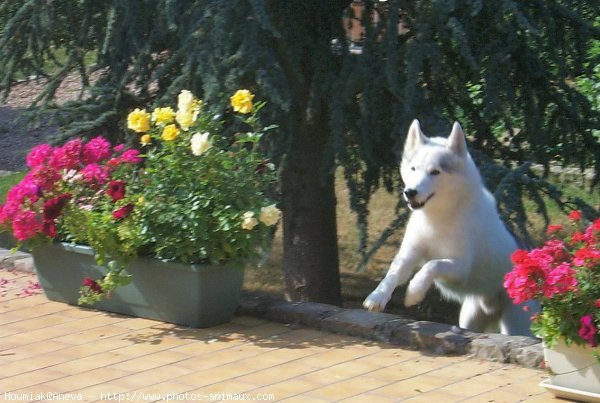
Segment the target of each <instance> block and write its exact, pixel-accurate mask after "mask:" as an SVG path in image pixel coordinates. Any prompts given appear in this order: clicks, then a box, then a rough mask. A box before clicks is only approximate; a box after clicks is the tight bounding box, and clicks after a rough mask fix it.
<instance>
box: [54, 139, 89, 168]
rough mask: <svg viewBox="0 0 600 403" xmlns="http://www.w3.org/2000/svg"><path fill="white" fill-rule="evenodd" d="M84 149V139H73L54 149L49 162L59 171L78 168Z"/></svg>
mask: <svg viewBox="0 0 600 403" xmlns="http://www.w3.org/2000/svg"><path fill="white" fill-rule="evenodd" d="M82 151H83V141H82V140H81V139H75V140H71V141H69V142H68V143H67V144H65V145H64V146H62V147H58V148H55V149H54V152H53V153H52V156H51V157H50V161H49V164H50V166H51V167H52V168H55V169H57V170H59V171H60V170H62V169H75V168H78V167H79V166H80V165H81V153H82Z"/></svg>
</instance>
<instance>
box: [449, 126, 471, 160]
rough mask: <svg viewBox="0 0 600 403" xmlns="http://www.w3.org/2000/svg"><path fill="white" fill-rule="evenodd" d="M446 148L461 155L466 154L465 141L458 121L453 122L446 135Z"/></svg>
mask: <svg viewBox="0 0 600 403" xmlns="http://www.w3.org/2000/svg"><path fill="white" fill-rule="evenodd" d="M448 148H449V149H450V150H452V152H454V153H455V154H458V155H460V156H461V157H464V156H466V155H467V141H466V140H465V134H464V133H463V130H462V127H460V124H459V123H458V122H454V125H453V126H452V131H451V132H450V136H448Z"/></svg>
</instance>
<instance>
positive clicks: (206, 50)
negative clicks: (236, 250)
mask: <svg viewBox="0 0 600 403" xmlns="http://www.w3.org/2000/svg"><path fill="white" fill-rule="evenodd" d="M351 6H354V7H351ZM597 8H598V1H597V0H551V1H537V0H532V1H516V0H504V1H498V2H491V1H487V2H486V1H482V0H453V1H447V0H433V1H407V0H388V1H377V0H363V1H358V2H357V1H354V2H352V1H350V0H328V1H321V0H290V1H275V0H228V1H218V0H129V1H119V0H107V1H102V2H98V1H94V0H78V1H73V0H53V1H49V0H18V1H8V0H5V1H3V2H2V4H1V5H0V29H2V38H1V39H0V59H1V60H3V63H2V64H1V65H0V80H1V81H0V84H1V85H2V87H3V88H4V93H5V95H6V94H7V93H8V92H9V90H10V86H11V83H12V82H13V81H14V79H15V77H16V76H17V74H19V73H21V74H22V73H25V74H32V73H35V74H40V75H41V74H46V75H48V85H47V86H46V91H45V92H43V93H42V94H40V97H39V99H38V105H39V106H45V107H52V99H53V96H54V92H55V90H56V88H57V86H58V84H59V83H60V82H61V81H62V80H63V79H64V78H65V77H66V75H67V74H69V73H72V72H76V73H77V74H79V75H80V76H81V80H82V83H83V84H84V85H85V86H88V87H89V94H90V95H89V96H88V97H87V98H82V99H81V100H78V101H74V102H70V103H67V104H65V105H63V106H62V107H60V108H58V109H55V112H56V114H55V118H56V119H58V120H59V121H61V122H62V123H63V124H64V125H65V128H66V130H65V131H64V133H65V136H72V135H75V134H81V133H83V134H86V133H95V134H97V133H98V130H103V131H105V132H106V133H107V134H109V135H112V136H115V137H118V136H121V135H122V134H120V133H124V131H123V130H122V128H123V127H122V122H123V121H124V116H125V115H126V114H127V112H128V111H129V110H130V109H132V108H134V107H137V106H140V105H145V104H147V103H152V102H156V103H164V102H165V101H167V100H170V99H173V97H174V96H175V95H176V94H177V93H178V92H179V90H181V89H183V88H186V89H190V90H192V91H193V92H194V93H196V94H198V95H199V96H201V97H202V98H203V99H204V100H205V101H207V103H208V104H211V102H212V101H216V100H220V99H222V98H224V97H226V95H227V94H229V93H231V92H232V91H233V90H235V89H237V88H240V87H246V88H249V89H251V90H252V91H253V92H255V93H256V94H257V97H258V98H261V99H266V100H268V102H269V104H268V107H267V108H266V109H265V110H264V111H265V112H266V113H267V115H268V116H267V115H264V117H263V119H264V121H265V122H269V123H275V124H277V125H279V130H278V132H277V134H275V135H272V136H271V141H270V142H269V144H265V146H266V147H269V149H270V152H271V156H272V158H273V160H274V161H275V162H276V163H277V164H278V165H279V167H280V170H281V175H280V183H281V205H282V209H283V212H284V220H283V221H284V224H283V225H284V262H283V265H284V271H285V273H286V287H287V293H288V295H289V297H290V298H291V299H294V300H312V301H321V302H329V303H334V304H339V303H340V302H341V296H340V283H339V268H338V256H337V236H336V216H335V212H336V209H335V206H336V199H335V192H334V179H335V169H336V167H337V166H341V167H342V168H343V174H344V177H345V179H346V181H347V183H348V185H349V188H350V191H351V192H350V198H351V205H352V207H353V208H354V209H355V211H356V212H357V213H358V217H359V219H358V223H359V226H360V228H361V230H362V232H363V234H364V233H365V229H366V226H367V223H368V216H367V211H368V202H369V199H370V195H371V194H372V193H373V192H374V190H376V189H377V188H378V187H379V186H381V185H384V186H385V187H386V188H388V190H394V188H396V187H397V186H398V184H397V183H398V174H397V164H398V160H399V157H400V156H399V151H400V150H401V145H402V143H403V141H404V136H405V133H406V130H407V128H408V125H409V124H410V122H411V121H412V119H414V118H419V119H420V120H421V121H422V124H423V126H424V128H425V131H426V132H427V133H429V134H431V135H445V134H446V133H448V132H449V128H450V125H451V123H452V121H453V120H460V121H461V123H462V124H463V127H464V128H465V130H466V132H467V134H469V135H470V137H469V141H470V143H471V146H472V149H473V153H474V154H475V155H476V156H477V160H478V162H479V163H480V165H481V166H482V170H483V173H484V175H485V177H486V180H487V182H488V185H489V186H490V187H491V188H492V189H493V190H495V194H496V196H497V198H498V199H499V203H500V209H501V213H502V214H503V215H504V217H505V218H506V219H507V220H508V221H509V223H511V226H512V227H513V229H514V230H519V229H520V230H521V231H520V232H521V234H523V235H527V233H526V219H527V216H526V213H525V210H524V208H523V203H522V196H523V195H525V194H527V195H529V196H530V197H531V198H533V199H534V200H535V201H537V202H538V208H539V211H540V212H541V213H542V215H544V216H545V207H544V202H543V200H542V195H549V196H551V197H552V198H555V199H557V200H558V199H560V195H559V194H558V193H557V190H556V189H555V188H554V187H552V186H551V185H549V184H547V183H545V182H543V181H540V180H538V179H537V178H536V177H535V176H534V175H533V174H532V173H531V171H530V169H529V165H527V164H525V165H522V164H523V163H524V162H525V161H528V160H532V161H535V162H538V163H541V164H543V165H544V166H545V167H546V169H547V168H548V166H549V164H550V161H551V160H557V161H560V162H563V163H568V164H573V163H574V164H578V165H579V166H581V167H594V168H595V170H596V172H597V171H598V168H600V145H599V141H598V137H597V134H595V132H594V129H595V128H597V127H598V126H599V112H598V110H595V109H593V108H592V104H591V102H590V99H589V98H586V97H585V96H583V95H582V94H581V93H580V92H579V91H578V88H577V85H575V83H576V79H577V77H592V74H593V69H594V67H595V65H597V64H598V62H599V61H598V57H599V55H597V54H596V55H591V56H590V54H588V53H587V49H588V48H589V45H590V41H591V40H592V39H594V38H595V39H596V40H598V39H600V30H599V29H598V28H597V27H594V25H593V19H594V18H595V15H596V13H597ZM357 11H360V16H358V14H357ZM352 24H354V25H353V27H354V28H355V29H356V28H358V32H359V33H360V35H359V37H358V38H356V39H357V43H356V44H350V43H349V40H348V28H350V25H352ZM350 45H352V46H350ZM356 49H360V52H357V51H356ZM58 50H60V51H61V52H65V54H66V57H65V58H64V59H62V60H58V59H57V58H56V54H57V51H58ZM90 55H92V56H94V57H95V59H96V63H95V65H94V66H93V69H91V68H90V66H89V65H88V64H87V62H86V60H88V59H89V57H88V56H90ZM52 62H54V64H55V65H56V68H55V69H54V70H52V72H51V73H48V69H47V65H48V63H50V64H52ZM44 66H46V67H44ZM92 70H93V71H95V72H96V74H98V75H99V76H100V78H99V79H98V80H97V81H94V82H93V83H92V84H90V73H91V72H92ZM213 103H214V104H216V102H213ZM497 159H500V160H502V161H505V164H504V166H499V165H498V164H496V163H495V162H494V161H495V160H497ZM515 164H516V166H517V169H512V166H513V165H515ZM587 212H588V213H589V214H593V213H594V212H593V211H592V210H589V209H588V210H587ZM403 216H405V215H402V214H401V215H400V216H399V219H398V220H396V221H395V222H394V223H392V225H391V227H390V231H391V230H392V229H393V228H394V227H395V226H398V225H399V224H400V223H401V222H402V217H403ZM390 231H388V232H387V233H389V232H390ZM384 235H385V234H384ZM361 247H362V249H363V252H364V251H365V249H366V243H365V242H363V243H362V246H361Z"/></svg>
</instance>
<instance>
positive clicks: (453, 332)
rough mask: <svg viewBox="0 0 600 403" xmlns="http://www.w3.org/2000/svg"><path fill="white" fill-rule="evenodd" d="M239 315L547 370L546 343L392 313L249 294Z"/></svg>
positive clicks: (445, 353) (417, 348) (244, 297)
mask: <svg viewBox="0 0 600 403" xmlns="http://www.w3.org/2000/svg"><path fill="white" fill-rule="evenodd" d="M238 312H239V313H240V314H243V315H250V316H258V317H261V318H264V319H268V320H271V321H274V322H280V323H287V324H296V325H303V326H308V327H311V328H315V329H319V330H325V331H328V332H334V333H340V334H345V335H348V336H357V337H361V338H364V339H368V340H375V341H382V342H386V343H390V344H392V345H397V346H402V347H407V348H410V349H414V350H420V351H425V352H428V353H432V354H438V355H440V354H443V355H466V354H468V355H470V356H472V357H474V358H478V359H484V360H489V361H495V362H502V363H514V364H518V365H521V366H524V367H528V368H542V367H543V362H544V357H543V348H542V344H541V342H540V341H539V340H538V339H535V338H531V337H525V336H504V335H501V334H492V333H490V334H488V333H475V332H471V331H468V330H464V329H460V328H459V327H457V326H452V325H448V324H444V323H435V322H428V321H415V320H411V319H406V318H403V317H401V316H397V315H392V314H388V313H376V312H368V311H365V310H363V309H343V308H339V307H336V306H333V305H327V304H321V303H315V302H287V301H283V300H279V299H275V298H272V297H268V296H257V295H254V294H252V293H244V296H243V298H242V301H241V303H240V307H239V308H238Z"/></svg>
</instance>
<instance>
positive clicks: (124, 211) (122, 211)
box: [113, 204, 133, 221]
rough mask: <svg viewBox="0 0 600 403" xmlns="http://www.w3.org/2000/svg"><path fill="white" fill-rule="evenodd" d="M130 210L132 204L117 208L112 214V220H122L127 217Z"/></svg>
mask: <svg viewBox="0 0 600 403" xmlns="http://www.w3.org/2000/svg"><path fill="white" fill-rule="evenodd" d="M132 210H133V204H126V205H125V206H123V207H121V208H118V209H116V210H115V211H114V212H113V218H114V219H115V220H117V221H118V220H122V219H123V218H125V217H127V216H128V215H129V213H131V211H132Z"/></svg>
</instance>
